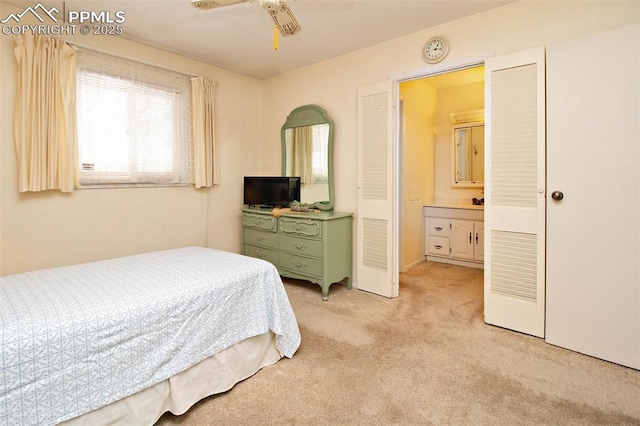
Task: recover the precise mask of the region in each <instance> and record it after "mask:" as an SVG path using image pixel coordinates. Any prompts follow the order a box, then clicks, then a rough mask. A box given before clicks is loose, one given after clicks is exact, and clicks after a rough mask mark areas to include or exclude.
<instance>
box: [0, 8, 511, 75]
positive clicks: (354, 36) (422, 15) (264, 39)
mask: <svg viewBox="0 0 640 426" xmlns="http://www.w3.org/2000/svg"><path fill="white" fill-rule="evenodd" d="M0 1H2V2H3V3H6V4H10V5H14V6H17V7H20V8H25V7H28V6H34V5H35V4H37V0H0ZM512 1H514V0H467V1H462V0H440V1H438V0H384V1H383V0H287V4H288V5H289V8H290V9H291V11H292V12H293V14H294V15H295V17H296V18H297V20H298V22H299V24H300V26H301V27H302V31H301V32H300V33H298V34H296V35H294V36H290V37H284V36H280V37H279V49H278V50H274V48H273V21H272V20H271V18H270V17H269V15H268V14H267V13H266V12H265V11H264V10H262V8H261V7H260V5H259V2H258V0H255V1H252V2H247V3H240V4H235V5H231V6H226V7H221V8H215V9H209V10H199V9H196V8H194V7H192V6H191V4H190V1H189V0H161V1H157V0H154V1H151V0H128V1H124V0H68V1H66V2H62V1H48V0H41V3H42V4H43V5H44V6H45V7H47V8H51V7H52V6H56V7H57V8H58V9H59V10H60V11H62V10H63V7H64V10H66V11H70V10H74V11H79V10H84V11H95V12H99V11H111V12H112V13H114V14H115V12H116V11H124V12H125V18H126V20H125V22H124V23H123V24H122V28H123V34H122V37H124V38H127V39H130V40H133V41H137V42H140V43H143V44H147V45H151V46H155V47H159V48H162V49H164V50H168V51H171V52H175V53H179V54H181V55H183V56H186V57H189V58H193V59H197V60H199V61H202V62H206V63H208V64H211V65H215V66H218V67H220V68H224V69H227V70H230V71H233V72H236V73H239V74H243V75H247V76H251V77H255V78H258V79H264V78H267V77H270V76H273V75H276V74H279V73H282V72H286V71H289V70H292V69H296V68H299V67H303V66H306V65H310V64H312V63H316V62H320V61H322V60H325V59H329V58H332V57H335V56H339V55H342V54H345V53H348V52H351V51H354V50H358V49H361V48H364V47H367V46H371V45H374V44H377V43H380V42H383V41H385V40H390V39H393V38H397V37H401V36H403V35H406V34H410V33H413V32H416V31H420V30H423V29H426V28H429V27H432V26H435V25H439V24H442V23H444V22H448V21H451V20H454V19H458V18H461V17H464V16H468V15H472V14H475V13H479V12H481V11H484V10H487V9H491V8H494V7H498V6H500V5H503V4H506V3H510V2H512ZM63 3H64V4H63ZM425 41H426V40H425Z"/></svg>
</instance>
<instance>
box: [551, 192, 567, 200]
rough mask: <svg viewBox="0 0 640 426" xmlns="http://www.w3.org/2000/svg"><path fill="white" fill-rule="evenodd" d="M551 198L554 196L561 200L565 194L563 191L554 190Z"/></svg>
mask: <svg viewBox="0 0 640 426" xmlns="http://www.w3.org/2000/svg"><path fill="white" fill-rule="evenodd" d="M551 198H553V199H554V200H556V201H560V200H562V199H563V198H564V194H563V193H562V191H553V192H552V193H551Z"/></svg>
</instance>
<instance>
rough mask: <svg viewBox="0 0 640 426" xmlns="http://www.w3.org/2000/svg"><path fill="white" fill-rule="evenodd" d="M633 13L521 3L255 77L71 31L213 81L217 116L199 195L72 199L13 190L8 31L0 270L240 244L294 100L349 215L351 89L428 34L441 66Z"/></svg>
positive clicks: (87, 194) (0, 64)
mask: <svg viewBox="0 0 640 426" xmlns="http://www.w3.org/2000/svg"><path fill="white" fill-rule="evenodd" d="M10 11H18V12H19V11H20V10H16V9H15V8H12V7H10V6H6V5H2V4H0V16H6V15H7V14H8V13H9V12H10ZM638 21H640V10H639V4H638V2H637V1H636V0H631V1H616V2H611V1H588V2H587V1H575V2H574V1H520V2H517V3H513V4H509V5H506V6H503V7H500V8H497V9H493V10H490V11H487V12H483V13H480V14H477V15H474V16H471V17H467V18H464V19H460V20H456V21H452V22H449V23H447V24H443V25H440V26H437V27H433V28H430V29H425V30H424V31H420V32H417V33H414V34H411V35H409V36H406V37H402V38H399V39H395V40H391V41H388V42H385V43H381V44H378V45H375V46H371V47H368V48H366V49H362V50H359V51H357V52H353V53H350V54H347V55H343V56H340V57H337V58H334V59H331V60H328V61H324V62H321V63H318V64H315V65H312V66H309V67H305V68H301V69H298V70H295V71H292V72H289V73H285V74H281V75H278V76H275V77H273V78H269V79H267V80H263V81H262V82H261V81H257V80H255V79H251V78H247V77H244V76H240V75H237V74H234V73H230V72H227V71H224V70H221V69H219V68H215V67H212V66H207V65H205V64H202V63H199V62H196V61H191V60H188V59H186V58H183V57H180V56H177V55H173V54H170V53H167V52H163V51H160V50H157V49H153V48H149V47H146V46H143V45H140V44H136V43H132V42H127V41H126V40H121V39H119V38H111V37H100V36H98V37H88V36H80V35H78V36H77V37H76V39H75V41H76V42H78V43H82V44H85V45H91V46H94V47H95V48H97V49H99V50H103V51H109V52H112V53H115V54H118V55H124V56H130V57H134V58H136V59H138V60H142V61H145V62H150V63H154V64H156V65H160V66H164V67H168V68H172V69H176V70H178V71H182V72H186V73H194V74H202V75H205V76H208V77H211V78H214V79H216V80H217V81H218V82H219V83H220V84H219V86H218V92H217V110H216V118H217V121H218V134H217V136H218V142H219V154H220V158H221V162H220V164H221V185H220V186H219V187H216V188H214V189H211V190H205V191H195V190H194V189H192V188H152V189H111V190H104V189H103V190H83V191H76V192H75V193H73V194H70V195H64V194H60V193H56V192H51V193H43V194H27V195H17V193H16V178H15V175H16V170H15V152H14V148H13V105H14V100H15V99H14V96H15V94H14V93H15V84H16V83H15V82H16V73H15V59H14V58H13V42H12V40H11V37H10V36H4V35H2V36H0V141H1V142H2V145H1V147H0V173H1V181H0V274H2V275H6V274H9V273H13V272H19V271H25V270H31V269H37V268H42V267H47V266H55V265H64V264H70V263H76V262H82V261H88V260H93V259H100V258H108V257H114V256H119V255H124V254H129V253H136V252H142V251H147V250H153V249H162V248H169V247H177V246H181V245H188V244H206V245H209V246H212V247H216V248H222V249H227V250H230V251H240V249H241V226H240V214H239V208H240V206H241V204H242V176H244V175H250V174H260V173H264V174H279V173H280V158H281V154H280V127H281V126H282V124H283V123H284V121H285V119H286V117H287V115H288V114H289V113H290V112H291V110H293V109H294V108H295V107H297V106H300V105H303V104H309V103H314V104H319V105H321V106H322V107H324V108H325V109H326V110H327V113H328V114H329V115H330V116H331V117H332V118H333V119H334V122H335V126H336V132H335V150H334V154H335V161H334V166H335V174H334V177H335V182H336V210H341V211H351V212H355V210H356V166H355V165H356V161H357V158H356V136H357V133H356V129H357V124H356V116H357V110H356V105H357V101H356V99H357V90H358V88H360V87H363V86H366V85H367V84H371V83H376V82H379V81H383V80H388V79H390V78H393V77H394V76H397V75H399V74H406V73H407V72H425V73H426V72H427V71H428V70H430V69H433V67H429V66H427V65H426V64H425V63H424V62H423V60H422V56H421V51H422V47H423V45H424V43H425V42H426V40H427V39H428V38H429V37H431V36H434V35H444V36H446V37H447V38H448V39H449V41H450V43H451V50H450V52H449V56H448V57H447V58H446V59H445V61H444V62H443V63H442V64H440V65H439V66H446V65H447V64H453V63H460V62H464V61H467V60H469V59H470V58H477V57H478V56H485V57H486V56H489V55H501V54H505V53H510V52H514V51H519V50H524V49H528V48H531V47H537V46H542V45H546V44H548V43H550V42H555V41H560V40H567V39H571V38H575V37H579V36H581V35H586V34H591V33H595V32H599V31H604V30H606V29H610V28H616V27H621V26H624V25H627V24H631V23H634V22H638ZM587 72H588V70H587ZM260 141H262V146H260ZM261 151H262V152H261ZM354 232H355V231H354ZM354 241H355V240H354ZM354 252H355V251H354Z"/></svg>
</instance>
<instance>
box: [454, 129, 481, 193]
mask: <svg viewBox="0 0 640 426" xmlns="http://www.w3.org/2000/svg"><path fill="white" fill-rule="evenodd" d="M484 125H485V123H484V121H470V122H466V123H459V124H455V125H453V126H451V186H452V187H453V188H482V187H484V183H485V176H484V174H483V179H482V180H481V181H473V180H462V181H458V180H457V179H456V171H457V170H458V165H457V156H456V130H458V129H460V128H464V127H469V128H471V127H480V126H482V127H484ZM482 150H483V155H485V152H486V151H485V143H484V138H483V141H482Z"/></svg>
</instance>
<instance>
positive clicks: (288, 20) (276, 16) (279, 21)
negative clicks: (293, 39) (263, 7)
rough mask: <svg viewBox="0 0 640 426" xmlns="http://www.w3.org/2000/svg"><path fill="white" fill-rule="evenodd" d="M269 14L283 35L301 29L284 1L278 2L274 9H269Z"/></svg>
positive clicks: (292, 33) (289, 34) (288, 34)
mask: <svg viewBox="0 0 640 426" xmlns="http://www.w3.org/2000/svg"><path fill="white" fill-rule="evenodd" d="M269 15H271V17H272V18H273V21H274V22H275V23H276V26H277V27H278V30H280V33H282V35H283V36H291V35H294V34H296V33H298V32H299V31H301V30H302V28H300V24H298V21H296V18H295V17H294V16H293V13H291V10H290V9H289V7H288V6H287V5H286V4H285V3H279V4H278V7H276V8H275V9H269Z"/></svg>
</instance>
